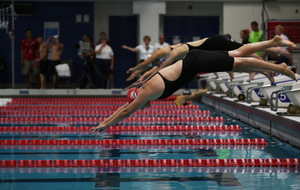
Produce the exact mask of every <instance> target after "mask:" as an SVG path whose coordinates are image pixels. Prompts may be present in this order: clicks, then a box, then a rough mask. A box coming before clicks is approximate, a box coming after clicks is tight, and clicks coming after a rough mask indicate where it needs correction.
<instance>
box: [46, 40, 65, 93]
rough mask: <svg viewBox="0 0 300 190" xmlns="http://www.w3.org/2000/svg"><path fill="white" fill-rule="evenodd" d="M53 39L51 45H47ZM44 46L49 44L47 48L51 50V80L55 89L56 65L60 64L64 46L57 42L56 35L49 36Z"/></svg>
mask: <svg viewBox="0 0 300 190" xmlns="http://www.w3.org/2000/svg"><path fill="white" fill-rule="evenodd" d="M52 39H53V43H52V44H49V41H50V40H52ZM46 44H49V48H52V55H51V66H50V69H51V78H52V80H53V88H57V85H56V68H55V66H56V65H59V64H61V60H60V58H61V54H62V52H63V50H64V44H62V43H60V42H59V38H58V35H55V36H51V37H49V39H48V40H47V42H46Z"/></svg>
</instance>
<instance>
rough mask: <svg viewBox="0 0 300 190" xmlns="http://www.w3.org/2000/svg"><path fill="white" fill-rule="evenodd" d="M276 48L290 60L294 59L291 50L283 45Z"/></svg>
mask: <svg viewBox="0 0 300 190" xmlns="http://www.w3.org/2000/svg"><path fill="white" fill-rule="evenodd" d="M276 48H277V51H278V53H279V54H280V55H282V56H284V57H286V58H288V59H289V60H292V55H291V54H290V52H288V51H286V50H285V49H284V48H283V47H276Z"/></svg>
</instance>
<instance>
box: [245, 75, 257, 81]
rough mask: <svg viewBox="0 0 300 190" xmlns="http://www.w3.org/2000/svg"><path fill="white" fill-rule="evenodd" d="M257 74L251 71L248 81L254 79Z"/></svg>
mask: <svg viewBox="0 0 300 190" xmlns="http://www.w3.org/2000/svg"><path fill="white" fill-rule="evenodd" d="M255 75H256V73H250V74H249V79H248V81H247V82H250V81H252V80H253V79H254V77H255Z"/></svg>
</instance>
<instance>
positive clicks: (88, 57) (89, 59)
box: [80, 34, 95, 88]
mask: <svg viewBox="0 0 300 190" xmlns="http://www.w3.org/2000/svg"><path fill="white" fill-rule="evenodd" d="M83 41H84V42H89V43H90V48H91V51H90V52H89V53H85V54H84V55H83V54H82V56H84V58H85V61H86V64H85V65H84V70H85V73H86V74H89V73H90V75H91V80H92V83H93V85H94V86H95V68H94V63H93V62H94V55H95V46H94V43H93V42H92V40H91V36H90V35H88V34H86V35H84V36H83ZM86 81H87V77H86V76H85V77H84V78H83V81H82V83H81V85H80V88H85V87H86Z"/></svg>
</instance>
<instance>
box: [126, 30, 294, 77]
mask: <svg viewBox="0 0 300 190" xmlns="http://www.w3.org/2000/svg"><path fill="white" fill-rule="evenodd" d="M268 41H272V40H268ZM265 42H266V41H265ZM288 42H289V41H288ZM178 45H179V46H178V47H173V48H174V50H173V51H172V48H168V47H165V48H162V49H161V51H157V52H155V53H154V54H152V56H151V57H150V58H149V60H148V61H147V60H146V61H147V62H142V63H141V64H139V65H138V66H136V67H134V68H130V69H129V70H128V71H127V73H132V74H131V76H130V77H129V78H128V79H127V81H129V80H132V79H134V78H135V77H136V76H139V75H140V74H141V73H143V72H144V71H145V70H146V69H147V68H148V67H147V65H148V64H149V63H151V62H153V61H154V60H157V59H158V58H159V57H167V56H168V55H169V53H170V57H168V59H167V60H166V61H165V62H166V64H165V66H164V67H166V66H168V65H170V64H172V63H173V62H175V61H177V60H180V59H182V57H183V56H184V55H185V54H186V53H187V52H189V51H190V50H192V49H200V50H209V51H232V50H236V51H235V52H233V54H232V55H231V56H233V57H243V56H248V55H249V53H248V52H242V53H241V52H240V51H239V50H243V49H240V48H241V47H242V46H243V45H242V44H239V43H237V42H231V41H229V40H227V39H226V38H224V37H223V36H221V35H215V36H212V37H210V38H204V39H202V40H198V41H194V42H188V43H186V44H183V45H181V46H180V44H178ZM284 46H291V47H294V46H295V44H293V43H292V42H290V43H288V44H285V45H284ZM259 49H260V50H263V51H267V52H272V53H282V54H283V55H284V56H286V57H288V58H290V57H291V54H290V53H289V52H287V51H285V49H283V48H282V47H274V46H269V47H265V48H259ZM252 52H253V51H252ZM254 53H255V52H254ZM250 55H251V56H253V57H256V58H258V59H262V58H261V57H259V56H258V55H257V54H253V53H252V54H250ZM137 70H143V71H137ZM231 78H233V76H231ZM249 81H250V79H249Z"/></svg>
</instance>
